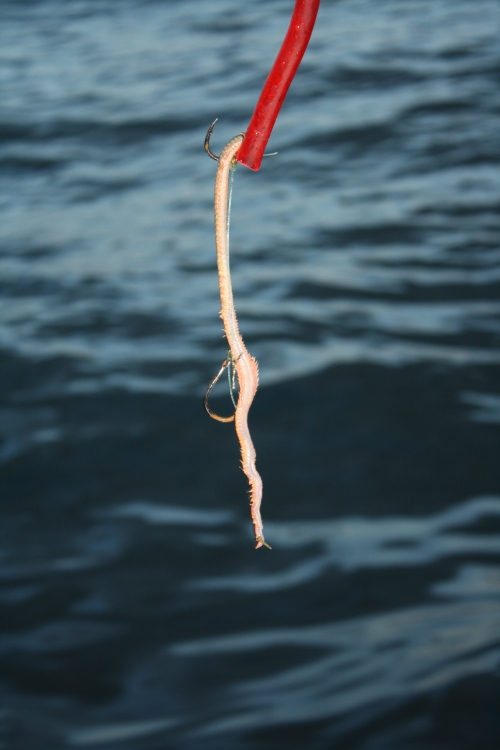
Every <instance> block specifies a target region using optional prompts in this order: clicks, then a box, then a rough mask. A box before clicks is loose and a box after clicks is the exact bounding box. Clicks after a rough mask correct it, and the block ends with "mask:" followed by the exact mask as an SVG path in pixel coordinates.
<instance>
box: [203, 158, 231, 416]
mask: <svg viewBox="0 0 500 750" xmlns="http://www.w3.org/2000/svg"><path fill="white" fill-rule="evenodd" d="M212 158H215V157H212ZM230 365H231V358H230V357H228V358H227V359H225V360H224V362H223V363H222V364H221V366H220V370H219V372H218V373H217V375H216V376H215V378H214V379H213V380H212V382H211V383H210V385H209V386H208V388H207V392H206V393H205V395H204V397H203V406H204V407H205V411H206V412H207V414H208V416H209V417H212V419H216V420H217V421H218V422H234V414H231V416H230V417H219V415H218V414H215V412H213V411H212V410H211V409H210V407H209V405H208V397H209V396H210V393H211V392H212V388H213V387H214V385H215V384H216V383H217V381H218V380H219V378H220V376H221V375H222V373H223V372H224V370H225V369H226V368H227V367H230ZM231 399H232V400H233V404H234V399H233V394H232V392H231Z"/></svg>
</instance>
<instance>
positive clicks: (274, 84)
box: [236, 0, 320, 170]
mask: <svg viewBox="0 0 500 750" xmlns="http://www.w3.org/2000/svg"><path fill="white" fill-rule="evenodd" d="M319 3H320V0H295V8H294V9H293V14H292V19H291V21H290V26H289V27H288V31H287V32H286V36H285V39H284V40H283V44H282V45H281V49H280V51H279V52H278V56H277V58H276V60H275V61H274V65H273V67H272V68H271V72H270V73H269V75H268V77H267V80H266V82H265V84H264V88H263V89H262V92H261V95H260V97H259V101H258V102H257V106H256V107H255V110H254V113H253V115H252V119H251V120H250V122H249V124H248V128H247V131H246V136H245V140H244V141H243V144H242V146H241V148H240V150H239V151H238V153H237V155H236V159H237V161H238V162H239V163H240V164H243V165H244V166H245V167H248V168H249V169H254V170H257V169H259V168H260V163H261V161H262V157H263V155H264V151H265V148H266V146H267V142H268V140H269V138H270V136H271V132H272V129H273V127H274V123H275V122H276V118H277V117H278V113H279V111H280V109H281V105H282V104H283V101H284V99H285V96H286V94H287V91H288V89H289V87H290V84H291V82H292V80H293V77H294V75H295V73H296V71H297V68H298V67H299V65H300V61H301V60H302V58H303V56H304V52H305V51H306V48H307V45H308V44H309V39H310V38H311V34H312V30H313V28H314V23H315V21H316V16H317V14H318V8H319Z"/></svg>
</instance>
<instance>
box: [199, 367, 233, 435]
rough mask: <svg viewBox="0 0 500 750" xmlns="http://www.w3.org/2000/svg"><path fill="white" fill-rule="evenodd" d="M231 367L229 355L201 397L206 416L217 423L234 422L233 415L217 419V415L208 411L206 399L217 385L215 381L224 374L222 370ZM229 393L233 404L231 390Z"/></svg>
mask: <svg viewBox="0 0 500 750" xmlns="http://www.w3.org/2000/svg"><path fill="white" fill-rule="evenodd" d="M231 366H232V357H231V355H228V357H227V359H225V360H224V362H223V363H222V364H221V366H220V370H219V372H218V373H217V375H216V376H215V378H214V379H213V380H212V381H211V383H210V385H209V386H208V388H207V391H206V393H205V395H204V397H203V406H204V407H205V411H206V412H207V414H208V416H209V417H212V419H216V420H217V421H218V422H234V414H231V416H230V417H219V415H218V414H215V412H213V411H212V410H211V409H210V407H209V405H208V397H209V396H210V393H211V392H212V388H213V387H214V385H215V384H216V383H217V381H218V380H219V378H220V376H221V375H222V373H223V372H224V370H225V369H226V368H228V367H231ZM228 374H229V371H228ZM230 385H231V383H230ZM229 392H230V394H231V400H232V402H233V404H234V398H233V393H232V390H231V388H230V389H229ZM234 405H235V408H236V404H234Z"/></svg>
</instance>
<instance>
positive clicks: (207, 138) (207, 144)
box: [203, 117, 278, 166]
mask: <svg viewBox="0 0 500 750" xmlns="http://www.w3.org/2000/svg"><path fill="white" fill-rule="evenodd" d="M218 121H219V118H218V117H216V118H215V120H214V121H213V123H212V124H211V125H210V127H209V128H208V130H207V134H206V136H205V143H204V144H203V145H204V147H205V151H206V152H207V154H208V155H209V157H210V158H211V159H214V161H219V157H218V156H216V155H215V154H214V152H213V151H212V150H211V148H210V138H211V137H212V133H213V132H214V127H215V123H216V122H218ZM240 135H242V136H245V135H246V134H245V133H240ZM277 153H278V152H277V151H271V153H268V154H262V155H263V156H276V154H277ZM235 166H236V162H235Z"/></svg>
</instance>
